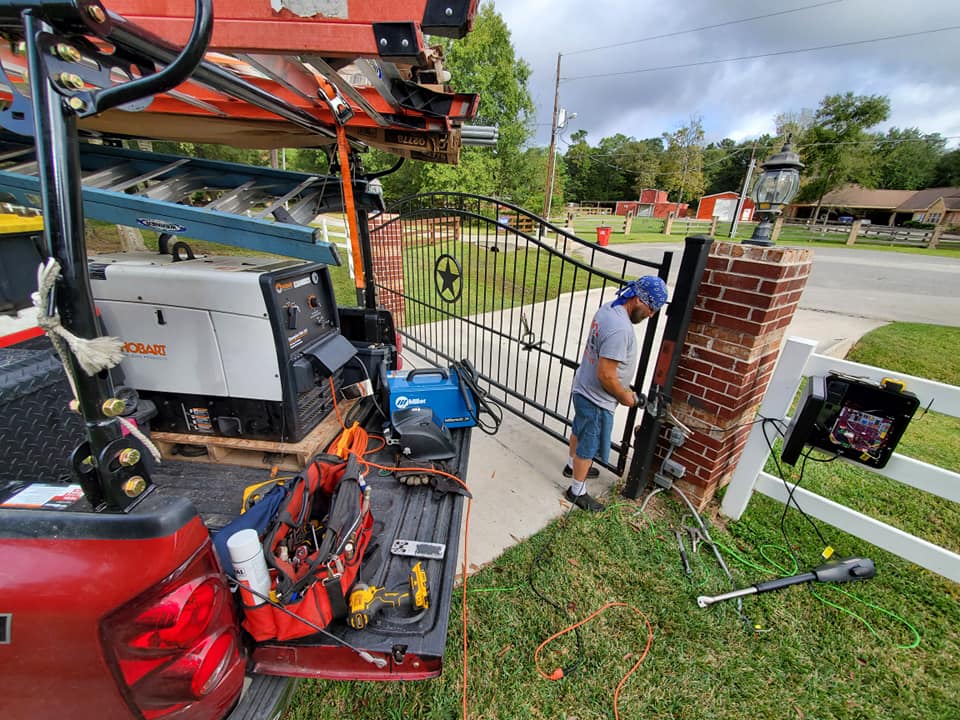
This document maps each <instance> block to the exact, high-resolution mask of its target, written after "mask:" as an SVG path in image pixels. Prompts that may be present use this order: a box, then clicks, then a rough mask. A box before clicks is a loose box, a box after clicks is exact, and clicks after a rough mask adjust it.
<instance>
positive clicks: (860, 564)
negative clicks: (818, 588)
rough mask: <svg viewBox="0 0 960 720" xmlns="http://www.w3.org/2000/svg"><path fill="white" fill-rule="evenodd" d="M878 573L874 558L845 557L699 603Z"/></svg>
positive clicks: (837, 581)
mask: <svg viewBox="0 0 960 720" xmlns="http://www.w3.org/2000/svg"><path fill="white" fill-rule="evenodd" d="M876 574H877V569H876V567H874V565H873V560H870V559H869V558H856V557H854V558H844V559H842V560H834V561H832V562H828V563H827V564H826V565H821V566H820V567H818V568H816V569H815V570H811V571H810V572H806V573H800V574H799V575H791V576H789V577H782V578H777V579H775V580H767V581H766V582H762V583H757V584H756V585H751V586H750V587H745V588H742V589H740V590H733V591H732V592H728V593H723V594H722V595H714V596H712V597H711V596H709V595H701V596H700V597H698V598H697V605H699V606H700V607H702V608H705V607H708V606H710V605H713V604H714V603H718V602H721V601H723V600H732V599H733V598H738V597H744V596H746V595H759V594H760V593H765V592H770V591H771V590H780V589H781V588H785V587H789V586H790V585H800V584H801V583H808V582H835V583H841V582H850V581H852V580H867V579H869V578H872V577H873V576H874V575H876Z"/></svg>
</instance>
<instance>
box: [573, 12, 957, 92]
mask: <svg viewBox="0 0 960 720" xmlns="http://www.w3.org/2000/svg"><path fill="white" fill-rule="evenodd" d="M950 30H960V25H950V26H948V27H942V28H935V29H933V30H919V31H917V32H911V33H902V34H899V35H887V36H885V37H878V38H870V39H869V40H851V41H849V42H842V43H833V44H832V45H818V46H817V47H809V48H799V49H797V50H778V51H775V52H768V53H759V54H757V55H741V56H740V57H732V58H717V59H715V60H700V61H698V62H692V63H681V64H679V65H660V66H657V67H649V68H640V69H638V70H624V71H623V72H615V73H598V74H596V75H577V76H574V77H568V78H561V80H562V81H563V82H571V81H573V80H591V79H593V78H604V77H617V76H620V75H636V74H639V73H648V72H657V71H660V70H682V69H684V68H692V67H701V66H703V65H717V64H720V63H728V62H737V61H740V60H757V59H759V58H766V57H776V56H778V55H794V54H797V53H805V52H814V51H816V50H831V49H833V48H840V47H850V46H852V45H866V44H868V43H875V42H883V41H885V40H899V39H901V38H908V37H917V36H919V35H931V34H933V33H940V32H948V31H950Z"/></svg>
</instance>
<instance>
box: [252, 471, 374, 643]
mask: <svg viewBox="0 0 960 720" xmlns="http://www.w3.org/2000/svg"><path fill="white" fill-rule="evenodd" d="M372 528H373V517H372V516H371V515H370V496H369V490H368V489H367V487H366V485H365V484H364V483H363V481H362V479H361V477H360V472H359V463H358V462H357V459H356V456H354V455H351V456H350V459H349V460H348V461H344V460H341V459H340V458H339V457H336V456H320V457H319V458H318V459H317V460H315V461H314V462H313V463H311V464H310V465H309V466H308V467H307V468H306V469H305V470H304V471H303V472H302V473H301V474H300V475H298V476H297V477H296V479H295V480H294V481H293V483H292V485H291V487H290V490H289V492H288V493H287V496H286V498H284V500H283V502H282V504H281V505H280V508H279V510H278V512H277V514H276V515H275V516H274V518H273V520H272V522H271V524H270V526H269V527H268V529H267V532H266V535H265V536H264V539H263V555H264V559H265V560H266V562H267V567H268V568H270V576H271V579H272V582H271V592H270V595H271V599H272V600H275V601H276V603H277V604H279V605H281V606H282V607H283V608H284V609H285V610H286V611H287V612H284V610H281V609H280V608H278V607H275V605H273V604H271V603H266V602H264V603H261V604H259V605H256V606H250V605H249V604H247V603H246V602H245V603H244V605H245V607H244V620H243V627H244V628H245V629H246V630H247V632H249V633H250V634H251V635H252V636H253V638H254V640H256V641H258V642H260V641H264V640H271V639H276V640H293V639H295V638H300V637H305V636H307V635H313V634H314V633H316V632H317V628H326V627H327V626H328V625H329V624H330V623H331V622H332V621H333V620H334V619H337V618H341V617H346V615H347V613H348V605H347V602H346V597H347V595H348V593H349V591H350V588H351V586H352V585H353V583H354V581H355V580H356V578H357V573H358V572H359V570H360V563H361V561H362V560H363V554H364V552H365V551H366V549H367V545H368V544H369V542H370V535H371V531H372ZM244 597H245V598H248V597H249V596H248V595H244ZM304 621H305V622H304ZM308 623H309V624H308Z"/></svg>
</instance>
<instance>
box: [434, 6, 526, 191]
mask: <svg viewBox="0 0 960 720" xmlns="http://www.w3.org/2000/svg"><path fill="white" fill-rule="evenodd" d="M446 45H447V51H446V56H447V59H446V64H447V68H448V69H449V70H450V73H451V75H452V78H453V80H452V84H453V85H454V87H455V88H456V89H457V90H458V91H460V92H473V93H479V94H480V107H479V110H478V113H477V117H476V118H475V120H474V121H473V122H474V123H475V124H477V125H496V126H497V127H498V129H499V140H498V142H497V147H496V150H495V151H494V150H492V149H491V148H464V150H463V151H462V153H461V159H460V166H459V167H458V168H450V167H446V166H442V165H429V166H426V167H425V168H424V170H423V173H422V180H423V183H424V184H423V185H421V187H422V188H423V189H424V190H427V189H429V190H457V191H461V192H479V193H481V194H485V195H495V196H498V197H507V196H510V197H515V196H517V195H518V189H519V188H520V187H521V186H528V185H529V180H527V179H522V178H520V177H518V173H517V168H518V165H519V160H520V157H521V155H522V154H523V150H522V148H523V145H524V144H525V143H526V141H527V140H528V139H529V138H530V135H531V132H532V130H531V127H532V125H531V123H532V122H533V112H534V105H533V100H532V99H531V98H530V91H529V88H528V82H529V79H530V66H529V65H528V64H527V63H526V62H525V61H524V60H522V59H521V58H518V57H517V56H516V53H515V51H514V49H513V45H512V42H511V36H510V30H509V29H508V28H507V25H506V23H505V22H504V20H503V18H502V17H501V16H500V14H499V13H497V11H496V9H495V8H494V6H493V4H492V3H484V4H483V5H481V6H480V9H479V11H478V12H477V15H476V17H475V19H474V24H473V30H472V31H471V32H470V33H469V34H468V35H467V36H466V37H465V38H463V39H461V40H457V41H456V42H454V43H450V42H448V43H446Z"/></svg>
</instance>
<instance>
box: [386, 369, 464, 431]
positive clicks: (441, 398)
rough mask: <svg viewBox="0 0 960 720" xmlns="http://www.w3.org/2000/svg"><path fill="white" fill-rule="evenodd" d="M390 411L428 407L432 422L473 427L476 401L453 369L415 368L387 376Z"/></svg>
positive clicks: (395, 371) (452, 426)
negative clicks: (430, 411)
mask: <svg viewBox="0 0 960 720" xmlns="http://www.w3.org/2000/svg"><path fill="white" fill-rule="evenodd" d="M387 386H388V388H389V389H390V412H391V414H392V413H394V412H396V411H397V410H407V409H411V408H429V409H430V410H432V411H433V417H434V419H435V420H436V421H437V422H438V423H440V424H441V425H443V426H445V427H447V428H448V429H449V428H460V427H473V426H474V425H476V424H477V422H476V419H475V418H476V415H477V408H476V400H475V399H474V397H473V392H472V391H471V390H470V389H469V388H467V387H466V385H464V384H463V383H462V382H461V381H460V377H459V375H458V374H457V371H456V370H454V369H452V368H451V369H449V370H448V369H446V368H418V369H416V370H410V371H409V372H407V371H402V372H401V371H398V370H393V371H391V372H389V373H387Z"/></svg>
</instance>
